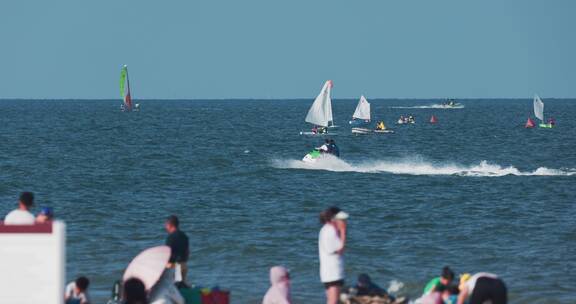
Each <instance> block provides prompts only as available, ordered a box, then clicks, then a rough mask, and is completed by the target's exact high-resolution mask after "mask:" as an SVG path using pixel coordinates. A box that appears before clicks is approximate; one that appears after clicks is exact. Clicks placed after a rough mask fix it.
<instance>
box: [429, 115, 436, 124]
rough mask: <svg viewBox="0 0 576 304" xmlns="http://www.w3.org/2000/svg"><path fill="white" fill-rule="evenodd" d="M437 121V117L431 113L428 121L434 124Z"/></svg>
mask: <svg viewBox="0 0 576 304" xmlns="http://www.w3.org/2000/svg"><path fill="white" fill-rule="evenodd" d="M437 122H438V119H436V116H434V115H432V117H430V123H431V124H435V123H437Z"/></svg>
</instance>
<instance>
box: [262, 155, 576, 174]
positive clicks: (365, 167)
mask: <svg viewBox="0 0 576 304" xmlns="http://www.w3.org/2000/svg"><path fill="white" fill-rule="evenodd" d="M273 166H274V167H276V168H279V169H303V170H324V171H333V172H357V173H390V174H401V175H454V176H473V177H500V176H508V175H513V176H573V175H576V169H550V168H546V167H540V168H537V169H535V170H533V171H520V170H519V169H517V168H516V167H514V166H508V167H503V166H500V165H498V164H493V163H490V162H488V161H485V160H483V161H481V162H480V163H478V164H476V165H461V164H453V163H433V162H429V161H426V160H422V159H415V158H403V159H393V160H377V161H366V162H360V163H357V164H351V163H348V162H346V161H344V160H342V159H339V158H335V157H327V158H324V159H321V160H319V161H317V162H316V163H305V162H302V161H300V160H274V161H273Z"/></svg>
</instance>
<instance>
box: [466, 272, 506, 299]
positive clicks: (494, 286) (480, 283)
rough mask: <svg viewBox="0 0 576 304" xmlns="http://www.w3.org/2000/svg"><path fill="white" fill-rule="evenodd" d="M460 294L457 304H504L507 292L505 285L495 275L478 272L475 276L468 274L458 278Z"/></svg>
mask: <svg viewBox="0 0 576 304" xmlns="http://www.w3.org/2000/svg"><path fill="white" fill-rule="evenodd" d="M459 289H460V294H459V295H458V304H464V303H469V304H482V303H486V302H490V303H492V304H506V303H507V302H508V290H507V289H506V284H504V282H503V281H502V280H501V279H500V278H498V276H497V275H495V274H492V273H487V272H480V273H477V274H475V275H472V276H471V275H470V274H468V273H465V274H463V275H462V276H461V277H460V287H459Z"/></svg>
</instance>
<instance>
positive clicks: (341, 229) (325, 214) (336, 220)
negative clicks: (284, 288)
mask: <svg viewBox="0 0 576 304" xmlns="http://www.w3.org/2000/svg"><path fill="white" fill-rule="evenodd" d="M346 219H348V214H347V213H345V212H343V211H341V210H340V209H339V208H337V207H331V208H328V209H326V210H324V211H322V213H320V223H322V225H323V226H322V229H321V230H320V233H319V234H318V255H319V258H320V281H321V282H322V283H323V284H324V287H325V288H326V303H327V304H337V303H338V299H339V297H340V290H341V289H342V286H344V259H343V253H344V247H345V244H346V222H345V221H346Z"/></svg>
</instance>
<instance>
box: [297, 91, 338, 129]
mask: <svg viewBox="0 0 576 304" xmlns="http://www.w3.org/2000/svg"><path fill="white" fill-rule="evenodd" d="M331 89H332V80H328V81H326V82H325V83H324V86H323V87H322V90H321V91H320V94H318V96H316V99H314V102H313V103H312V106H311V107H310V110H308V114H307V115H306V119H305V120H306V122H307V123H310V124H312V125H313V126H314V127H313V128H312V131H308V132H306V131H301V132H300V135H335V134H334V133H332V132H328V129H329V128H330V127H331V126H332V127H334V122H333V121H334V118H333V116H332V99H331V98H330V91H331Z"/></svg>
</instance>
